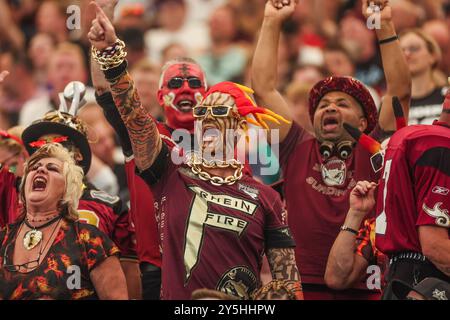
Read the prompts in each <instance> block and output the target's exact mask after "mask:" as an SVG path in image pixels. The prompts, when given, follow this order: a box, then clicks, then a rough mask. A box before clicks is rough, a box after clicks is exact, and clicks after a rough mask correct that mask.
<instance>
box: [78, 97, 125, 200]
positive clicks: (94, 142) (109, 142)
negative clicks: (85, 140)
mask: <svg viewBox="0 0 450 320" xmlns="http://www.w3.org/2000/svg"><path fill="white" fill-rule="evenodd" d="M78 117H79V118H80V119H81V120H83V121H84V122H85V123H86V124H87V126H88V127H89V145H90V147H91V151H92V153H93V155H94V156H95V157H93V160H92V165H91V169H90V170H89V172H88V174H87V178H88V179H89V181H90V182H91V183H92V184H93V185H95V186H96V187H97V188H99V189H101V190H103V191H105V192H108V193H109V194H111V195H118V196H119V197H120V199H121V200H122V201H124V202H123V203H127V202H128V200H129V194H128V186H127V182H126V176H125V168H124V165H123V163H124V159H123V156H122V153H121V151H120V150H117V148H116V141H115V131H114V129H113V128H112V127H111V126H110V124H109V123H108V121H107V120H106V119H105V116H104V114H103V109H102V108H101V107H100V106H99V105H97V104H96V103H88V104H86V105H85V106H83V107H82V108H81V109H80V111H79V112H78ZM116 151H117V152H116ZM95 158H98V160H100V161H98V160H97V159H95ZM96 161H97V162H98V164H99V167H100V168H101V169H99V170H93V168H95V167H96ZM104 165H106V166H107V167H109V168H106V167H105V166H104Z"/></svg>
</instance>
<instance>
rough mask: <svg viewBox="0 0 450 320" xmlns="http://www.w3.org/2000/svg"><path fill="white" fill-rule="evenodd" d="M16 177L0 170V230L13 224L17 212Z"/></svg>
mask: <svg viewBox="0 0 450 320" xmlns="http://www.w3.org/2000/svg"><path fill="white" fill-rule="evenodd" d="M16 180H17V179H16V176H15V175H14V174H13V173H12V172H9V171H8V170H7V168H0V228H2V227H4V226H6V225H7V224H10V223H13V221H14V220H15V218H16V215H17V210H18V202H17V199H18V194H17V189H16V183H17V181H16Z"/></svg>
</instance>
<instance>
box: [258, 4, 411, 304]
mask: <svg viewBox="0 0 450 320" xmlns="http://www.w3.org/2000/svg"><path fill="white" fill-rule="evenodd" d="M283 2H284V1H283ZM283 2H282V1H276V0H274V1H268V2H267V4H266V8H265V17H264V21H263V25H262V29H261V33H260V38H259V42H258V45H257V48H256V51H255V56H254V59H253V65H252V82H253V87H254V89H255V93H256V97H257V98H258V101H260V103H261V104H262V105H265V106H267V107H269V108H271V109H272V110H273V111H275V112H277V113H278V114H281V115H282V116H284V117H285V118H287V119H291V117H290V116H289V109H288V107H287V105H286V101H285V100H284V99H283V97H282V96H281V95H280V93H279V92H278V91H277V89H276V88H277V84H276V78H277V77H276V75H277V66H276V61H277V56H278V55H277V49H278V42H279V37H280V32H281V25H282V23H283V22H284V21H285V20H287V19H288V18H289V17H290V16H291V15H292V13H293V12H294V10H295V2H294V0H292V1H287V2H288V4H287V3H285V2H284V3H283ZM370 2H373V3H374V4H375V5H378V6H379V7H380V14H381V21H380V26H379V29H376V30H375V31H376V34H377V37H378V40H379V41H380V49H381V56H382V60H383V66H384V71H385V76H386V80H387V93H386V96H385V97H384V99H383V103H382V106H381V111H380V115H379V117H378V116H377V112H376V107H375V103H374V101H373V99H372V97H371V95H370V93H369V92H368V90H367V88H366V87H365V86H364V85H363V84H362V83H360V82H359V81H357V80H356V79H353V78H350V77H330V78H327V79H325V80H322V81H320V82H319V83H318V84H316V85H315V86H314V88H313V89H312V90H311V93H310V100H309V103H310V117H311V120H312V122H313V126H314V131H315V134H314V135H311V134H309V133H308V132H306V131H305V130H304V129H303V128H301V127H300V126H299V125H298V124H296V123H292V124H291V125H287V124H283V123H282V124H281V125H279V126H275V125H272V128H273V129H278V130H279V137H280V142H281V144H280V164H281V167H282V170H283V176H284V193H285V198H286V204H287V210H288V213H289V226H290V228H291V229H292V233H293V236H294V239H295V240H296V243H297V247H296V261H297V265H298V268H299V271H300V274H301V276H302V280H303V284H304V285H303V287H304V294H305V299H371V298H374V297H377V296H378V292H376V291H372V292H371V291H370V290H368V288H367V286H366V284H365V282H364V283H363V282H362V283H359V284H358V285H356V286H355V287H354V288H353V289H349V290H344V291H336V290H332V289H330V288H328V287H327V286H326V285H325V282H324V273H325V268H326V263H327V258H328V254H329V252H330V249H331V246H332V244H333V242H334V240H335V239H336V237H337V234H338V233H339V232H347V231H345V230H346V229H347V228H346V227H345V226H343V223H344V220H345V216H346V214H347V212H348V209H349V194H350V191H351V190H352V189H353V187H354V186H355V185H356V182H357V181H364V180H367V181H377V180H378V178H377V175H376V174H375V173H374V172H373V170H372V168H371V167H370V156H371V154H370V153H369V152H367V151H366V150H364V149H363V148H362V147H361V146H359V145H356V146H355V143H354V140H353V139H352V137H351V136H350V135H349V134H348V133H347V132H346V131H345V130H344V128H343V123H344V122H347V123H349V124H351V125H352V126H354V127H356V128H358V129H359V130H360V131H363V132H366V133H370V134H371V135H372V136H376V137H379V136H381V135H384V134H385V132H387V131H392V130H395V117H394V114H393V111H392V107H391V101H392V97H393V96H398V97H399V98H400V101H401V103H402V105H403V108H404V109H405V112H404V113H405V114H408V113H407V110H408V108H407V106H408V104H409V98H410V94H411V80H410V76H409V72H408V68H407V65H406V62H405V60H404V57H403V53H402V51H401V48H400V45H399V42H398V39H397V37H396V34H395V28H394V25H393V23H392V17H391V8H390V7H389V5H387V4H386V1H367V0H364V1H363V13H364V15H365V16H366V17H368V16H369V14H368V13H367V8H368V6H369V4H370ZM377 120H378V121H377ZM341 227H342V229H344V230H341V229H340V228H341Z"/></svg>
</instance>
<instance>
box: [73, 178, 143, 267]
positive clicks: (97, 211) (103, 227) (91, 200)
mask: <svg viewBox="0 0 450 320" xmlns="http://www.w3.org/2000/svg"><path fill="white" fill-rule="evenodd" d="M78 214H79V220H80V221H81V222H84V223H88V224H90V225H93V226H95V227H97V228H98V229H100V231H102V232H104V233H105V234H106V235H107V236H108V237H109V238H111V240H113V241H114V243H115V244H116V245H117V246H118V247H119V249H120V256H121V258H132V259H136V239H135V236H134V230H133V228H132V226H131V220H130V218H129V214H128V210H125V209H123V208H122V204H121V201H120V199H119V198H118V197H116V196H111V195H109V194H107V193H105V192H103V191H100V190H95V189H92V188H90V187H87V188H85V189H84V191H83V194H82V196H81V199H80V202H79V204H78Z"/></svg>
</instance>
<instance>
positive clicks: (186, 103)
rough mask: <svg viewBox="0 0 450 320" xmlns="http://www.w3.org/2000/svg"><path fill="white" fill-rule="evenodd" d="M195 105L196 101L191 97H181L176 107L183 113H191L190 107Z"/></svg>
mask: <svg viewBox="0 0 450 320" xmlns="http://www.w3.org/2000/svg"><path fill="white" fill-rule="evenodd" d="M195 105H196V102H195V101H193V100H191V99H183V100H180V101H178V103H177V104H176V107H177V109H178V110H179V111H181V112H183V113H192V108H193V107H194V106H195Z"/></svg>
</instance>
